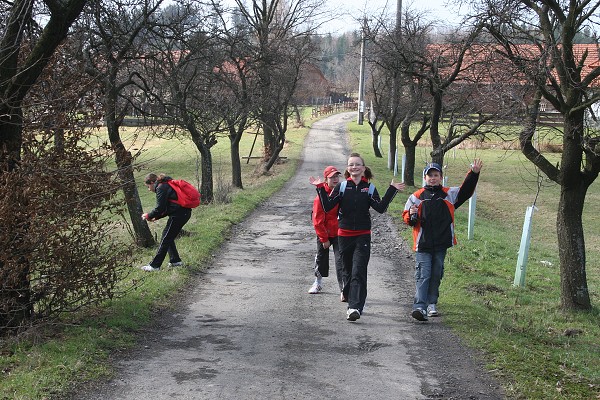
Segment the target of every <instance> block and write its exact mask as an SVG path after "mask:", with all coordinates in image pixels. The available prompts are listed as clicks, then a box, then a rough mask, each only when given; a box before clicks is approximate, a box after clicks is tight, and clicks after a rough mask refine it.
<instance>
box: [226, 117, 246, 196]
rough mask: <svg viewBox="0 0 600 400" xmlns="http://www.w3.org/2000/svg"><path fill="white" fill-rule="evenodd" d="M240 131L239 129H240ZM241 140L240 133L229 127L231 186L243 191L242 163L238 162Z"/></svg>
mask: <svg viewBox="0 0 600 400" xmlns="http://www.w3.org/2000/svg"><path fill="white" fill-rule="evenodd" d="M240 131H241V129H240ZM241 138H242V133H241V132H236V130H235V127H229V142H230V149H229V153H230V155H231V184H232V185H233V186H234V187H236V188H240V189H243V188H244V185H243V184H242V163H241V160H240V139H241Z"/></svg>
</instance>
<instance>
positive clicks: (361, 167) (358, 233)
mask: <svg viewBox="0 0 600 400" xmlns="http://www.w3.org/2000/svg"><path fill="white" fill-rule="evenodd" d="M344 176H345V177H346V179H347V180H346V182H345V183H344V190H343V192H341V191H340V188H341V187H342V183H340V184H338V185H337V186H336V187H335V188H334V189H333V190H332V191H331V193H330V194H329V196H328V195H327V192H326V190H325V188H324V183H323V182H322V181H321V179H320V178H317V179H315V178H313V177H311V178H310V179H309V181H310V183H311V184H313V185H315V186H317V193H318V195H319V198H320V200H321V204H322V206H323V209H324V210H325V212H327V211H329V210H331V209H332V208H334V207H335V206H336V205H339V211H338V243H339V248H340V253H341V255H342V264H343V269H342V270H343V274H342V281H343V282H342V283H343V289H342V293H341V295H340V297H341V300H342V301H347V302H348V309H347V311H346V319H347V320H348V321H356V320H357V319H359V318H360V316H361V314H362V311H363V308H364V306H365V300H366V298H367V265H368V263H369V258H370V256H371V214H370V213H369V209H371V208H372V209H374V210H375V211H377V212H379V213H384V212H385V211H386V210H387V208H388V205H389V204H390V202H391V201H392V200H393V199H394V196H396V193H397V192H398V191H399V190H404V187H405V185H404V183H395V182H394V181H392V183H390V186H389V187H388V189H387V191H386V192H385V195H384V196H383V198H380V197H379V193H378V192H377V189H375V188H374V187H373V188H370V187H371V184H370V183H369V180H370V179H371V178H372V177H373V174H372V172H371V170H370V169H369V168H368V167H367V166H365V162H364V160H363V158H362V157H361V156H360V154H358V153H352V154H350V157H349V158H348V166H347V168H346V171H345V173H344Z"/></svg>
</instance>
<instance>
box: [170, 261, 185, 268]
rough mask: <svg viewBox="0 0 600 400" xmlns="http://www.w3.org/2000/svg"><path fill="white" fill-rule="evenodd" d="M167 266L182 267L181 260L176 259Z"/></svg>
mask: <svg viewBox="0 0 600 400" xmlns="http://www.w3.org/2000/svg"><path fill="white" fill-rule="evenodd" d="M169 267H183V261H177V262H174V263H169Z"/></svg>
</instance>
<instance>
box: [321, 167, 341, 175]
mask: <svg viewBox="0 0 600 400" xmlns="http://www.w3.org/2000/svg"><path fill="white" fill-rule="evenodd" d="M335 174H341V172H340V171H338V170H337V168H336V167H333V166H331V165H330V166H329V167H327V168H325V171H323V176H324V177H325V178H331V177H332V176H334V175H335Z"/></svg>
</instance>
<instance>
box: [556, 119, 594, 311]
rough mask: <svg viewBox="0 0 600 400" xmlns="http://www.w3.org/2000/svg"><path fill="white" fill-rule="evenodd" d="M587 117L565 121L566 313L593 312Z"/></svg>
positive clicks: (559, 225) (562, 223)
mask: <svg viewBox="0 0 600 400" xmlns="http://www.w3.org/2000/svg"><path fill="white" fill-rule="evenodd" d="M582 127H583V113H582V112H574V113H571V114H570V116H569V117H566V118H565V126H564V132H565V133H564V137H563V154H562V159H561V174H560V185H561V192H560V201H559V204H558V214H557V218H556V231H557V235H558V243H559V247H558V254H559V257H560V286H561V296H560V297H561V306H562V308H563V309H564V310H590V309H591V301H590V294H589V291H588V286H587V277H586V272H585V264H586V262H585V240H584V235H583V222H582V214H583V206H584V204H585V196H586V193H587V190H588V187H589V184H588V183H586V182H585V181H584V179H583V176H582V173H581V161H582V149H581V142H580V139H581V138H582V132H581V130H582Z"/></svg>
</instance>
